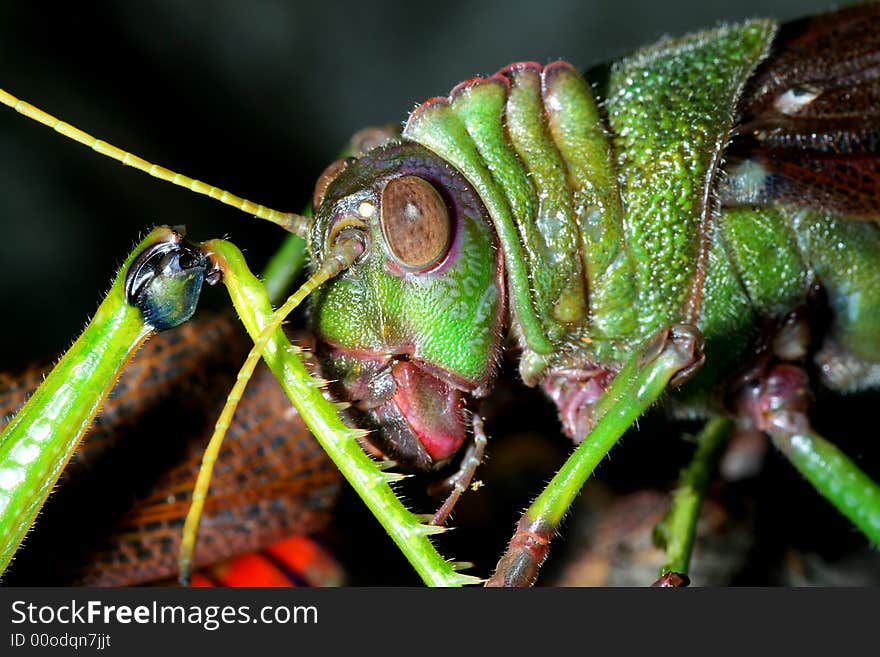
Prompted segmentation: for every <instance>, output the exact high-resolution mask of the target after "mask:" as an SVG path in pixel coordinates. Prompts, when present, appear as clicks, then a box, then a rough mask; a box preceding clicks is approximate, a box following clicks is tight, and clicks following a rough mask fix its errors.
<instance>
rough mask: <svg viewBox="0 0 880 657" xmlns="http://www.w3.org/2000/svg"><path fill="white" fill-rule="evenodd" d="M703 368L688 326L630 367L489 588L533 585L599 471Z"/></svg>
mask: <svg viewBox="0 0 880 657" xmlns="http://www.w3.org/2000/svg"><path fill="white" fill-rule="evenodd" d="M701 363H702V336H701V335H700V334H699V331H697V330H696V329H694V328H691V327H688V326H684V325H676V326H674V327H672V328H671V329H666V330H663V331H661V332H660V333H658V334H657V335H656V336H654V337H653V338H651V339H650V340H649V341H648V342H647V343H646V344H645V346H644V347H643V348H642V349H641V350H639V352H637V353H636V354H635V355H634V356H633V357H632V358H630V360H629V361H627V362H626V364H625V365H624V366H623V369H621V370H620V372H619V373H618V374H617V376H616V377H614V380H613V381H612V382H611V384H610V385H609V386H608V388H607V390H605V392H604V394H603V395H602V397H601V398H600V399H599V400H598V402H597V403H596V407H595V417H596V418H597V420H596V423H595V425H594V426H593V429H592V431H590V433H589V435H588V436H587V437H586V438H585V439H584V441H583V442H582V443H581V444H580V445H578V447H577V449H575V451H574V453H573V454H572V455H571V456H570V457H569V458H568V460H567V461H566V462H565V464H564V465H563V466H562V468H561V469H560V470H559V472H558V473H556V476H554V477H553V479H552V480H551V481H550V483H549V484H548V485H547V488H545V489H544V492H543V493H541V494H540V495H539V496H538V498H537V499H536V500H535V501H534V502H533V503H532V505H531V506H530V507H529V508H528V509H527V510H526V512H525V514H523V517H522V518H521V519H520V521H519V523H518V524H517V528H516V531H515V532H514V534H513V538H511V539H510V545H509V546H508V549H507V552H506V553H505V554H504V556H503V557H501V560H500V561H499V562H498V566H497V567H496V569H495V573H494V574H493V575H492V577H491V578H490V579H489V581H488V582H487V586H528V585H531V584H532V583H534V581H535V578H536V577H537V575H538V569H539V568H540V567H541V564H542V563H543V562H544V559H545V558H546V557H547V553H548V550H549V546H550V539H551V538H552V537H553V534H554V533H555V532H556V530H557V528H558V527H559V523H560V522H561V521H562V518H563V516H564V515H565V513H566V512H567V511H568V508H569V507H570V506H571V504H572V502H574V499H575V497H577V495H578V493H579V492H580V490H581V488H582V487H583V485H584V483H586V481H587V479H588V478H589V476H590V475H591V474H592V473H593V470H595V468H596V466H597V465H599V463H600V462H601V461H602V459H603V458H605V456H606V455H607V454H608V452H609V451H610V450H611V448H612V447H613V446H614V445H615V444H616V443H617V441H618V440H619V439H620V437H621V436H622V435H623V434H624V433H625V432H626V430H627V429H629V427H630V426H631V425H632V424H633V423H634V422H635V421H636V420H637V419H638V418H639V416H641V415H642V413H644V412H645V411H646V410H647V409H648V408H649V407H650V406H651V405H652V404H653V403H654V402H655V401H657V399H658V398H659V397H660V395H662V394H663V392H664V391H665V390H666V389H667V388H668V387H669V385H670V383H672V384H673V385H675V384H678V383H680V382H681V379H682V378H683V377H684V376H687V375H689V374H690V373H691V372H693V371H694V370H695V369H696V368H697V367H698V366H699V365H700V364H701Z"/></svg>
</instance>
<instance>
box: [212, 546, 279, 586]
mask: <svg viewBox="0 0 880 657" xmlns="http://www.w3.org/2000/svg"><path fill="white" fill-rule="evenodd" d="M212 573H213V574H215V575H216V576H217V579H219V580H220V583H221V584H222V585H223V586H261V587H275V588H278V587H291V586H294V584H293V582H291V581H290V578H288V577H287V575H285V574H284V572H283V571H282V570H281V569H280V568H279V567H278V566H276V565H275V564H274V563H272V562H271V561H270V560H269V559H267V558H266V557H264V556H261V555H259V554H256V553H252V554H243V555H241V556H240V557H236V558H235V559H232V560H231V561H227V562H225V563H223V564H220V565H218V566H215V567H214V568H213V569H212Z"/></svg>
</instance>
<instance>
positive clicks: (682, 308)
mask: <svg viewBox="0 0 880 657" xmlns="http://www.w3.org/2000/svg"><path fill="white" fill-rule="evenodd" d="M774 29H775V26H774V24H773V23H772V22H770V21H763V20H757V21H749V22H746V23H742V24H740V25H734V26H728V27H722V28H720V29H717V30H713V31H710V32H702V33H697V34H692V35H689V36H687V37H684V38H682V39H679V40H675V41H665V42H662V43H660V44H659V45H656V46H653V47H651V48H648V49H645V50H642V51H640V52H638V53H636V54H634V55H633V56H631V57H628V58H625V59H623V60H621V61H619V62H618V63H616V64H615V65H614V66H613V67H612V68H611V69H610V73H609V75H608V78H607V81H606V82H605V84H604V85H603V88H602V89H600V90H599V91H600V96H601V98H602V100H601V102H597V98H596V96H595V95H594V94H593V91H592V90H591V88H590V86H589V84H588V83H587V82H586V81H585V80H584V79H583V78H582V77H581V76H580V75H578V74H577V73H576V72H575V71H574V69H573V68H572V67H571V66H569V65H568V64H565V63H563V62H556V63H553V64H550V65H548V66H545V67H541V66H539V65H537V64H531V63H529V64H515V65H512V66H509V67H507V68H505V69H503V70H502V71H500V72H499V73H497V74H495V75H493V76H491V77H489V78H485V79H483V78H477V79H474V80H470V81H468V82H465V83H463V84H461V85H459V86H458V87H456V88H455V89H454V90H453V91H452V93H451V94H450V96H449V97H448V98H440V99H433V100H431V101H428V102H427V103H425V104H423V105H422V106H421V107H419V108H417V109H416V110H415V111H414V112H413V113H412V115H411V116H410V118H409V121H408V123H407V125H406V128H405V130H404V133H403V134H404V137H406V138H408V139H411V140H413V141H416V142H418V143H420V144H422V145H423V146H425V147H427V148H429V149H431V150H432V151H434V152H435V153H437V154H438V155H440V156H441V157H442V158H443V159H445V160H446V161H447V162H449V163H450V164H452V165H453V166H455V167H456V168H457V169H458V170H459V171H461V172H462V173H463V174H464V176H465V177H466V178H467V180H468V181H469V182H470V183H471V184H472V185H473V186H474V188H475V189H476V190H477V191H478V193H479V194H480V197H481V198H482V200H483V202H484V203H485V206H486V208H487V210H488V212H489V215H490V216H491V219H492V222H493V224H494V227H495V230H496V231H497V234H498V238H499V242H500V245H501V249H502V251H503V253H504V264H505V268H506V275H507V279H508V290H509V299H510V310H511V312H510V315H511V321H512V327H513V331H514V333H515V334H516V335H517V336H518V337H519V340H520V343H521V346H522V348H523V356H522V361H521V366H520V370H521V372H522V374H523V378H524V379H525V380H526V381H527V382H535V381H536V380H537V378H538V377H539V376H540V374H541V373H542V372H543V371H545V370H546V368H548V367H559V366H565V365H566V364H569V363H582V362H584V361H592V362H594V363H603V364H614V363H617V362H620V361H621V360H622V359H623V357H624V356H625V353H626V352H627V351H628V350H629V349H630V348H631V347H632V345H633V344H634V343H635V342H639V341H641V340H642V339H644V338H645V337H646V336H647V335H649V334H651V333H653V332H654V331H656V330H657V329H659V328H661V327H662V326H664V325H667V324H669V323H672V322H676V321H697V320H698V319H699V314H700V302H701V294H702V287H703V284H704V279H705V271H706V265H707V262H708V257H709V243H710V240H709V235H710V230H711V228H712V226H711V224H712V219H713V211H714V210H715V207H714V201H713V196H712V190H713V187H714V185H715V184H716V182H717V180H716V177H717V173H718V168H719V164H720V156H721V153H722V151H723V148H724V146H725V144H726V142H727V139H728V137H729V133H730V130H731V128H732V122H733V112H732V108H733V107H734V106H735V103H736V100H737V98H738V96H739V94H740V91H741V89H742V87H743V84H744V83H745V81H746V79H747V78H748V76H749V74H750V73H751V71H752V70H753V69H754V67H755V66H756V64H757V63H758V62H760V61H761V59H762V58H763V56H764V55H765V53H766V51H767V48H768V46H769V43H770V41H771V39H772V36H773V33H774Z"/></svg>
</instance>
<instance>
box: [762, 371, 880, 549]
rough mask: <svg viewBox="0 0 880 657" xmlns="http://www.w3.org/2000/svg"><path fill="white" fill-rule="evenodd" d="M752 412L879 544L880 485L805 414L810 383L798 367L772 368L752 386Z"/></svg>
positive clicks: (819, 487) (805, 473)
mask: <svg viewBox="0 0 880 657" xmlns="http://www.w3.org/2000/svg"><path fill="white" fill-rule="evenodd" d="M750 397H751V399H750V403H749V404H748V405H747V408H748V413H749V415H750V416H751V420H752V421H753V422H754V423H755V425H756V427H757V428H758V429H760V430H762V431H764V432H765V433H767V434H768V435H769V436H770V438H771V440H772V441H773V444H774V445H776V447H777V448H778V449H779V450H780V451H781V452H782V453H783V454H784V455H785V456H786V457H787V458H788V460H789V461H791V463H792V465H794V467H795V468H797V470H798V471H799V472H800V473H801V474H802V475H803V476H804V477H805V478H806V479H807V480H808V481H809V482H810V483H811V484H812V485H813V486H814V487H815V488H816V490H817V491H819V493H820V494H821V495H822V496H823V497H825V498H826V499H827V500H828V501H829V502H830V503H831V504H832V505H833V506H834V507H835V508H836V509H837V510H838V511H840V512H841V513H842V514H843V515H845V516H846V517H847V518H849V519H850V520H851V521H852V522H853V524H855V525H856V526H857V527H858V528H859V529H861V530H862V532H864V534H865V535H866V536H867V537H868V539H869V540H871V541H872V542H874V543H880V485H878V484H877V483H876V482H875V481H873V480H872V479H871V478H870V477H868V476H867V475H866V474H865V473H864V472H863V471H862V470H861V469H860V468H859V467H858V466H857V465H856V464H855V463H854V462H853V461H852V460H850V459H849V458H848V457H847V456H846V455H845V454H844V453H843V452H841V451H840V450H839V449H838V448H837V447H835V446H834V445H833V444H832V443H830V442H829V441H828V440H826V439H825V438H823V437H822V436H821V435H819V434H818V433H817V432H816V431H815V429H813V427H812V425H811V424H810V420H809V418H808V417H807V409H808V405H809V404H808V402H809V381H808V378H807V373H806V372H805V371H804V369H803V368H802V367H800V366H799V365H794V364H790V363H780V364H777V365H774V366H773V367H771V368H770V369H769V370H767V372H766V373H765V374H764V375H763V376H762V377H761V378H760V379H759V380H758V381H757V383H756V384H755V385H754V386H753V387H752V390H751V395H750Z"/></svg>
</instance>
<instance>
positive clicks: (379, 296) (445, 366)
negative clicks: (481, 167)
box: [311, 145, 503, 385]
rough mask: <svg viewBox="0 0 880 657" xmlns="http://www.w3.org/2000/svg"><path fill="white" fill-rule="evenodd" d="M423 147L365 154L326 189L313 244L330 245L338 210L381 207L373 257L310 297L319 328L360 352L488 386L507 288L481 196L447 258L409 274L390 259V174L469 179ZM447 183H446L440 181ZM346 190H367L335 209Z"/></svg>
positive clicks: (455, 181) (467, 206)
mask: <svg viewBox="0 0 880 657" xmlns="http://www.w3.org/2000/svg"><path fill="white" fill-rule="evenodd" d="M423 153H424V151H423V150H422V149H420V148H419V147H414V146H412V145H409V146H407V145H402V146H395V147H394V148H393V149H389V150H386V151H381V152H380V154H379V155H370V156H365V157H364V158H362V159H361V160H360V161H359V163H358V165H357V167H354V166H353V167H352V168H351V170H348V171H345V172H343V173H342V174H341V175H340V176H339V178H338V179H337V180H336V182H335V183H334V184H333V185H332V186H331V187H330V188H329V189H328V192H327V193H328V198H329V199H331V200H328V201H326V202H325V204H324V206H327V207H324V206H322V208H321V212H319V213H318V215H317V216H316V218H315V224H314V226H313V227H312V234H311V244H312V246H311V250H312V251H313V252H317V253H319V254H320V253H321V250H320V249H318V248H316V247H315V245H323V244H327V243H328V240H329V239H330V231H331V230H332V228H333V225H332V223H330V220H331V218H332V217H334V216H346V215H347V214H351V215H354V216H357V208H358V207H359V206H360V204H361V203H362V202H364V201H368V202H370V203H373V205H374V207H376V208H377V209H376V211H375V214H374V215H373V216H372V217H371V218H370V220H369V221H368V222H367V223H368V228H369V231H370V235H371V243H372V244H373V245H374V248H372V249H370V252H369V255H368V256H367V259H366V260H365V261H363V262H361V263H359V264H358V265H357V266H355V267H352V268H351V269H350V270H348V271H346V272H344V273H342V274H341V275H340V276H338V277H336V278H335V279H333V280H332V281H329V282H328V283H327V284H325V285H324V286H322V288H320V289H319V290H318V291H317V292H316V293H315V294H314V295H313V299H312V306H313V308H314V319H315V321H314V325H313V329H314V331H315V334H316V335H317V336H319V337H320V339H321V340H323V341H325V342H329V343H331V344H335V345H341V346H344V347H345V348H346V349H349V350H354V351H356V352H357V351H365V352H370V353H374V354H375V353H393V352H395V351H400V350H402V351H406V352H409V353H410V355H411V356H412V357H413V358H416V359H418V360H420V361H422V362H425V363H427V364H429V365H430V366H433V367H436V368H438V369H441V370H444V371H448V372H452V373H454V374H455V375H456V376H457V377H458V378H459V379H461V380H463V381H466V382H472V383H474V384H477V385H478V384H482V383H485V381H486V380H487V379H488V377H489V374H490V372H491V368H492V366H493V364H494V363H493V361H492V353H493V351H494V349H495V348H496V347H497V345H498V330H499V329H498V325H499V324H500V321H501V308H502V299H503V287H502V284H501V281H500V280H499V279H498V271H499V268H500V265H499V262H498V258H497V255H496V251H495V238H494V235H493V234H492V227H491V225H490V224H489V223H488V222H487V220H486V218H485V216H484V214H483V211H482V208H481V207H479V201H478V199H477V198H476V197H475V196H473V198H472V201H470V202H468V201H466V200H465V201H463V202H461V203H460V201H461V199H462V196H461V195H459V194H453V195H454V196H455V198H456V200H455V201H453V202H454V203H460V212H459V213H458V216H459V217H460V223H459V225H458V231H457V234H456V236H455V238H454V241H453V244H452V246H451V255H450V257H449V258H448V262H447V263H441V264H440V266H438V268H437V269H436V271H431V272H427V273H424V274H421V275H419V276H407V275H401V274H400V273H398V272H395V271H392V270H390V269H389V267H388V261H389V253H388V250H387V247H386V246H385V240H384V237H383V236H382V231H381V227H380V223H379V220H378V218H379V213H380V212H381V208H380V205H379V202H378V195H379V190H380V189H381V188H382V187H383V186H384V184H385V183H386V182H387V180H388V178H389V176H394V175H400V174H401V172H402V173H407V174H414V173H418V174H420V175H422V176H428V175H430V176H436V180H438V181H439V182H440V183H442V185H443V186H444V187H445V188H447V189H453V190H454V189H455V188H456V186H457V185H466V183H465V182H464V180H463V179H461V177H460V175H459V174H457V172H454V171H453V170H452V169H451V168H450V167H448V165H445V164H444V163H442V162H439V161H438V162H437V163H436V164H439V165H440V168H437V167H436V166H435V162H433V161H431V162H425V160H424V159H423V157H422V154H423ZM439 186H440V184H438V187H439ZM340 189H345V190H349V189H356V190H360V191H358V192H357V193H355V194H354V195H344V196H343V198H342V199H341V200H340V201H339V203H341V204H344V205H345V207H337V206H336V205H334V203H333V201H332V199H334V198H335V196H336V195H338V194H339V192H338V191H337V190H340Z"/></svg>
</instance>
